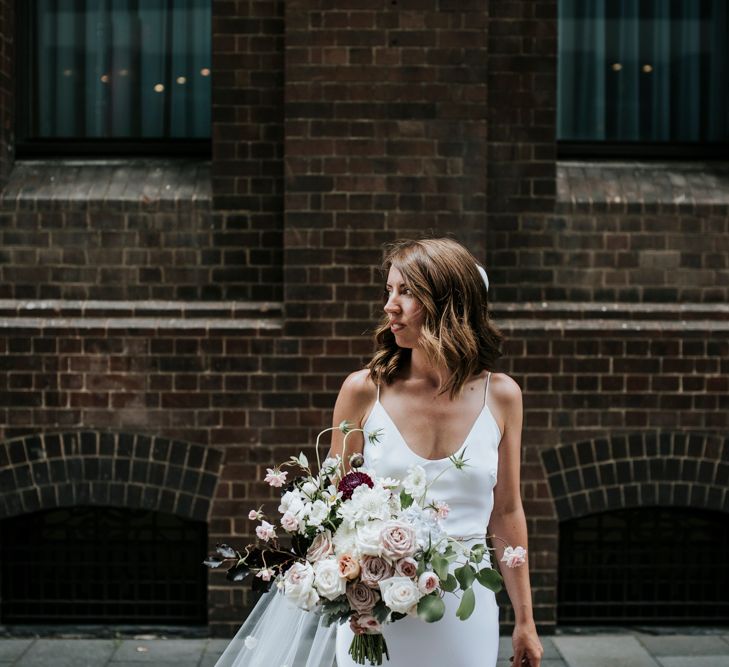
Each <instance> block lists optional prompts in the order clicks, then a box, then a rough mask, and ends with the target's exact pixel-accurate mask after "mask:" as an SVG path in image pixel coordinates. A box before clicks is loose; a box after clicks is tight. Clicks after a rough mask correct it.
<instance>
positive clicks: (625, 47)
mask: <svg viewBox="0 0 729 667" xmlns="http://www.w3.org/2000/svg"><path fill="white" fill-rule="evenodd" d="M727 6H728V4H727V2H726V0H591V1H589V2H587V1H585V0H560V1H559V75H558V102H557V106H558V131H557V135H558V137H557V138H558V139H560V140H568V141H590V142H595V141H606V142H610V141H614V142H684V143H712V142H725V141H727V140H729V106H728V105H727V97H728V95H727V91H728V87H727V75H728V74H729V72H728V67H727V60H728V58H727V51H728V48H727V44H728V41H727V35H728V34H729V18H728V17H729V12H728V11H727Z"/></svg>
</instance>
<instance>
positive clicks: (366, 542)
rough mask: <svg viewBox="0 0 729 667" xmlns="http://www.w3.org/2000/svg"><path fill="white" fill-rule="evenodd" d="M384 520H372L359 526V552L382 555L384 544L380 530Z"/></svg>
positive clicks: (357, 542)
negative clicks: (381, 540)
mask: <svg viewBox="0 0 729 667" xmlns="http://www.w3.org/2000/svg"><path fill="white" fill-rule="evenodd" d="M383 525H384V521H370V522H369V523H366V524H364V526H362V527H361V528H357V540H356V544H357V552H358V553H360V554H366V555H368V556H381V555H382V544H381V542H380V532H381V531H382V526H383Z"/></svg>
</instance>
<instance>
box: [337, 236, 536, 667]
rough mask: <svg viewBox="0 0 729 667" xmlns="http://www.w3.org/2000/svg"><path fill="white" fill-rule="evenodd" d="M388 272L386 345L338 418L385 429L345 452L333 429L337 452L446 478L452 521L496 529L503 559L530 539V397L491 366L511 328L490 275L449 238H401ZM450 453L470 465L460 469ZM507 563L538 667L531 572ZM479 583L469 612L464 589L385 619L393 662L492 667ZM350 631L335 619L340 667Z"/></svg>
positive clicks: (346, 393)
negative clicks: (463, 608) (526, 447)
mask: <svg viewBox="0 0 729 667" xmlns="http://www.w3.org/2000/svg"><path fill="white" fill-rule="evenodd" d="M383 269H384V273H386V274H387V284H386V287H385V294H384V295H383V296H384V300H385V305H384V317H383V320H382V322H381V324H380V326H379V328H378V329H377V332H376V336H375V337H376V341H377V344H378V349H377V352H376V353H375V355H374V357H373V359H372V360H371V361H370V363H369V364H368V365H367V367H366V368H364V369H362V370H360V371H356V372H354V373H352V374H351V375H349V376H348V377H347V378H346V380H345V381H344V383H343V385H342V388H341V390H340V392H339V396H338V398H337V401H336V404H335V407H334V418H333V423H334V425H337V424H340V423H341V422H342V421H344V420H348V421H350V422H355V424H356V426H358V427H359V428H362V429H364V431H365V432H367V433H369V432H371V431H374V430H377V429H378V428H381V429H382V431H383V433H384V435H383V437H381V438H380V439H379V442H378V443H372V442H370V441H369V440H368V441H367V444H366V445H365V438H364V436H363V434H362V433H361V432H353V433H352V434H351V435H350V436H349V437H348V438H347V451H346V452H343V447H342V445H343V437H344V436H343V434H342V433H341V431H340V430H338V429H335V430H334V431H333V440H332V446H331V452H330V455H337V454H339V455H342V454H344V458H345V461H348V460H349V458H350V456H351V455H352V454H354V453H356V452H359V453H362V454H363V456H364V461H365V463H364V467H365V468H370V469H372V470H373V471H374V472H375V473H376V474H378V475H379V476H383V477H395V478H403V477H404V476H405V475H406V473H407V470H408V468H409V467H411V466H413V465H419V466H421V467H422V468H424V470H425V472H426V476H427V479H428V481H430V480H433V479H435V478H436V477H438V479H437V480H436V481H435V482H434V483H433V485H432V486H431V487H430V490H429V498H433V499H436V500H439V501H443V502H445V503H447V504H448V506H449V508H450V511H449V513H448V515H447V517H446V518H445V519H444V520H443V526H444V528H445V529H446V530H447V531H448V532H449V534H450V535H451V536H452V537H457V538H461V539H463V540H464V542H465V543H466V544H476V543H478V542H481V543H483V542H484V539H483V538H484V535H485V534H486V531H487V526H488V531H489V533H490V534H494V535H496V536H498V537H499V538H502V539H503V540H504V542H501V541H500V540H493V541H492V542H493V546H494V547H495V551H494V552H493V553H494V555H495V557H496V559H497V560H499V559H500V558H501V556H502V554H503V552H504V547H505V545H506V544H511V545H523V546H526V543H527V532H526V520H525V517H524V511H523V508H522V503H521V497H520V483H519V466H520V448H521V428H522V401H521V391H520V389H519V386H518V385H517V384H516V382H514V380H512V379H511V378H510V377H508V376H507V375H504V374H503V373H492V372H491V370H490V369H491V368H493V366H494V363H495V361H496V359H497V358H498V357H499V356H500V344H501V340H502V336H501V334H500V332H499V331H498V330H497V329H496V328H495V327H494V325H493V324H492V323H491V321H490V319H489V314H488V311H487V300H486V296H487V293H486V290H487V287H488V280H487V278H486V274H485V272H484V271H483V269H481V268H480V267H479V266H478V265H477V263H476V260H475V258H474V257H473V256H472V255H471V253H470V252H469V251H468V250H466V249H465V248H464V247H463V246H462V245H460V244H459V243H457V242H456V241H453V240H451V239H447V238H441V239H427V240H419V241H399V242H396V243H395V244H393V245H392V246H391V247H390V249H389V251H388V253H387V255H386V258H385V261H384V263H383ZM356 437H358V439H356ZM453 455H455V456H458V457H461V458H463V459H465V460H466V461H467V464H468V465H467V466H466V467H465V468H462V469H460V470H459V469H457V468H456V467H455V466H454V465H453V463H452V461H451V459H450V458H449V457H451V456H453ZM444 469H447V470H446V471H445V472H444V473H443V474H442V475H440V476H438V475H439V473H441V472H442V471H443V470H444ZM497 480H498V484H497V483H496V482H497ZM492 562H493V560H492ZM501 572H502V576H503V578H504V584H505V586H506V590H507V592H508V594H509V598H510V600H511V602H512V605H513V607H514V611H515V620H516V623H515V628H514V632H513V635H512V640H513V648H514V655H513V664H514V665H526V664H528V665H530V666H531V667H539V665H540V662H541V658H542V653H543V649H542V646H541V643H540V641H539V638H538V636H537V632H536V627H535V623H534V619H533V616H532V605H531V592H530V587H529V573H528V569H527V567H520V568H514V569H512V568H506V567H504V568H502V570H501ZM474 592H476V595H477V601H476V608H475V611H474V612H473V614H472V615H471V617H470V618H469V619H467V620H466V621H460V620H458V618H456V615H455V611H456V608H457V607H458V603H459V599H458V598H457V596H456V595H454V594H446V597H445V602H446V604H447V609H446V613H445V615H444V617H443V618H442V619H441V620H440V621H438V622H436V623H433V624H428V623H425V622H423V621H421V620H420V619H417V618H412V617H406V618H403V619H401V620H399V621H397V622H395V623H393V624H389V625H386V626H385V627H384V630H383V634H384V636H385V639H386V641H387V645H388V650H389V655H390V658H389V660H385V663H384V664H390V665H393V666H397V667H410V666H411V665H413V666H414V665H441V664H443V665H448V667H475V666H476V665H479V666H484V667H493V666H494V665H495V664H496V658H497V652H498V634H499V610H498V606H497V603H496V600H495V596H494V593H493V592H491V591H490V590H488V589H486V588H483V587H480V586H476V587H474ZM353 636H354V635H353V631H352V629H351V628H350V627H349V625H347V624H342V625H340V626H339V627H338V628H337V638H336V641H337V646H336V658H337V665H338V667H351V666H353V665H355V664H356V663H354V662H353V661H352V659H351V657H350V656H349V654H348V649H349V646H350V644H351V641H352V638H353Z"/></svg>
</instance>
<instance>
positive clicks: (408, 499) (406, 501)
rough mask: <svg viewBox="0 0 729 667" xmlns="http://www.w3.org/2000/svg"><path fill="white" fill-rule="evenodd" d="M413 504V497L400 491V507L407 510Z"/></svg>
mask: <svg viewBox="0 0 729 667" xmlns="http://www.w3.org/2000/svg"><path fill="white" fill-rule="evenodd" d="M412 504H413V497H412V496H411V495H410V494H409V493H406V492H405V491H400V507H402V508H403V509H404V510H406V509H407V508H408V507H410V505H412Z"/></svg>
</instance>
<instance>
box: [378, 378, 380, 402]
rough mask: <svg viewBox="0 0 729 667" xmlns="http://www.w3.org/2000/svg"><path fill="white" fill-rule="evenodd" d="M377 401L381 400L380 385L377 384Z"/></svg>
mask: <svg viewBox="0 0 729 667" xmlns="http://www.w3.org/2000/svg"><path fill="white" fill-rule="evenodd" d="M377 400H378V401H379V400H380V383H379V382H378V383H377Z"/></svg>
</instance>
